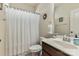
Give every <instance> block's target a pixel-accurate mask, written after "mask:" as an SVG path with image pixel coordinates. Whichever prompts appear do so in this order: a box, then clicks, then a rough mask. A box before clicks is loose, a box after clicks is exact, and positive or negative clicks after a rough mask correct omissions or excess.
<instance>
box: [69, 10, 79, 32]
mask: <svg viewBox="0 0 79 59" xmlns="http://www.w3.org/2000/svg"><path fill="white" fill-rule="evenodd" d="M70 31H72V32H73V33H74V34H79V9H76V10H73V11H72V12H71V15H70Z"/></svg>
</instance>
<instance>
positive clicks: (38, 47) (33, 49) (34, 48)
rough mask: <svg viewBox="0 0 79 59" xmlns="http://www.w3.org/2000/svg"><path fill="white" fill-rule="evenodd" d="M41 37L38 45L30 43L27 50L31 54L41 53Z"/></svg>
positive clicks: (38, 54) (37, 54)
mask: <svg viewBox="0 0 79 59" xmlns="http://www.w3.org/2000/svg"><path fill="white" fill-rule="evenodd" d="M42 38H43V37H40V45H32V46H31V47H30V48H29V50H30V52H31V53H32V56H40V55H42Z"/></svg>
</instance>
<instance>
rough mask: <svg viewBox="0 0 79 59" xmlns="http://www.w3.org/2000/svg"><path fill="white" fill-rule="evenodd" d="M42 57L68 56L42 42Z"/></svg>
mask: <svg viewBox="0 0 79 59" xmlns="http://www.w3.org/2000/svg"><path fill="white" fill-rule="evenodd" d="M42 56H69V55H68V54H66V53H64V52H62V51H60V50H58V49H56V48H55V47H53V46H51V45H49V44H47V43H45V42H42Z"/></svg>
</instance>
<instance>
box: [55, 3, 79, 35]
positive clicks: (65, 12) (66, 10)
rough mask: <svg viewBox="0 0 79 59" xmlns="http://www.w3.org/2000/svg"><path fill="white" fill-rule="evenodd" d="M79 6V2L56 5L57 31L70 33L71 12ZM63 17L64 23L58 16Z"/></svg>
mask: <svg viewBox="0 0 79 59" xmlns="http://www.w3.org/2000/svg"><path fill="white" fill-rule="evenodd" d="M77 8H79V4H77V3H75V4H73V3H72V4H71V3H70V4H68V3H65V4H58V6H56V7H55V32H57V33H62V34H63V33H69V28H70V27H69V23H70V22H69V20H70V12H71V11H72V10H74V9H77ZM59 17H63V18H64V21H63V22H62V23H60V22H58V18H59Z"/></svg>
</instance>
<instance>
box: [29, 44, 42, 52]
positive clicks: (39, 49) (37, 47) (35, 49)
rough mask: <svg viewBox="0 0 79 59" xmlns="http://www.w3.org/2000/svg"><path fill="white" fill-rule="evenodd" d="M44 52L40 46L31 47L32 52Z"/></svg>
mask: <svg viewBox="0 0 79 59" xmlns="http://www.w3.org/2000/svg"><path fill="white" fill-rule="evenodd" d="M41 50H42V47H41V46H40V45H33V46H31V47H30V51H31V52H38V51H41Z"/></svg>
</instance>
